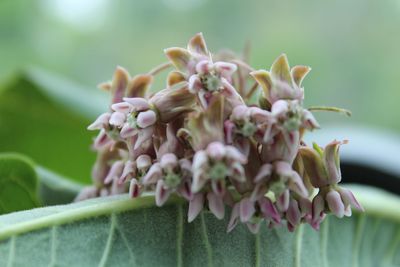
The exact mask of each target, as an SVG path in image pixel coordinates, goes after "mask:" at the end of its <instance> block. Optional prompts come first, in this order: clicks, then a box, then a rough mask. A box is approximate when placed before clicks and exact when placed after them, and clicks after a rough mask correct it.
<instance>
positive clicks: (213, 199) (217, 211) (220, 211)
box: [207, 192, 225, 220]
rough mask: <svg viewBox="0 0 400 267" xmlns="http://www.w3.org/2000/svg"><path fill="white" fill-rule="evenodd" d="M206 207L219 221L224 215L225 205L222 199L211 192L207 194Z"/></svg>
mask: <svg viewBox="0 0 400 267" xmlns="http://www.w3.org/2000/svg"><path fill="white" fill-rule="evenodd" d="M207 200H208V207H209V209H210V211H211V212H212V213H213V214H214V215H215V217H217V219H219V220H221V219H223V218H224V215H225V205H224V202H223V200H222V197H220V196H218V195H216V194H214V193H213V192H209V193H208V194H207Z"/></svg>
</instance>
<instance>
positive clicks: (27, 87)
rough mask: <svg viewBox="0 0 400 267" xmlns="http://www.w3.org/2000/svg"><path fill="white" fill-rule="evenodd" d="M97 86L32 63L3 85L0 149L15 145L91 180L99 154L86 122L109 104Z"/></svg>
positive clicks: (64, 171) (78, 177) (43, 161)
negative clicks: (53, 73)
mask: <svg viewBox="0 0 400 267" xmlns="http://www.w3.org/2000/svg"><path fill="white" fill-rule="evenodd" d="M96 92H97V91H95V90H90V89H87V88H83V87H82V86H80V85H78V84H75V83H72V82H70V81H67V80H65V79H63V78H60V77H57V76H55V75H50V74H48V73H47V72H44V71H42V70H39V69H34V68H30V69H27V70H25V71H23V72H21V73H20V74H19V75H17V76H16V77H15V78H14V79H13V80H11V81H10V82H8V83H7V84H6V85H4V86H3V87H1V88H0V129H1V131H0V151H16V152H20V153H23V154H26V155H28V156H30V157H31V158H33V159H34V160H35V161H36V162H37V163H38V164H40V165H42V166H45V167H47V168H50V169H52V170H55V171H57V172H59V173H61V174H63V175H66V176H69V177H73V179H74V180H76V181H80V182H84V183H88V182H90V179H89V178H90V173H89V171H90V166H91V165H92V164H93V162H94V160H95V154H94V153H93V152H91V151H90V148H89V145H90V143H91V139H92V137H93V133H90V132H88V131H87V130H86V127H87V125H89V124H90V122H91V121H92V120H93V119H95V117H96V116H97V115H98V114H100V113H101V112H102V110H103V109H104V107H106V106H107V100H106V97H105V96H104V95H101V94H99V93H96Z"/></svg>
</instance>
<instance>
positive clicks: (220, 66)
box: [214, 61, 237, 78]
mask: <svg viewBox="0 0 400 267" xmlns="http://www.w3.org/2000/svg"><path fill="white" fill-rule="evenodd" d="M214 68H215V70H216V71H217V72H219V73H220V74H221V76H222V77H224V78H229V77H231V76H232V74H233V73H234V72H235V71H236V70H237V66H236V65H235V64H233V63H228V62H223V61H218V62H215V63H214Z"/></svg>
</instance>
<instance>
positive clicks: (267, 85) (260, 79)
mask: <svg viewBox="0 0 400 267" xmlns="http://www.w3.org/2000/svg"><path fill="white" fill-rule="evenodd" d="M250 75H251V76H253V78H254V79H255V80H256V82H257V83H258V84H259V85H261V87H262V89H263V91H264V96H265V97H266V98H267V100H268V101H270V102H271V89H272V80H271V74H270V73H269V72H268V71H266V70H257V71H253V72H250Z"/></svg>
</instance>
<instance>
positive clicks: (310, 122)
mask: <svg viewBox="0 0 400 267" xmlns="http://www.w3.org/2000/svg"><path fill="white" fill-rule="evenodd" d="M303 124H304V127H305V128H307V129H309V130H314V129H319V128H320V126H319V123H318V122H317V120H316V119H315V117H314V115H313V114H312V113H311V111H309V110H307V109H304V110H303Z"/></svg>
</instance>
